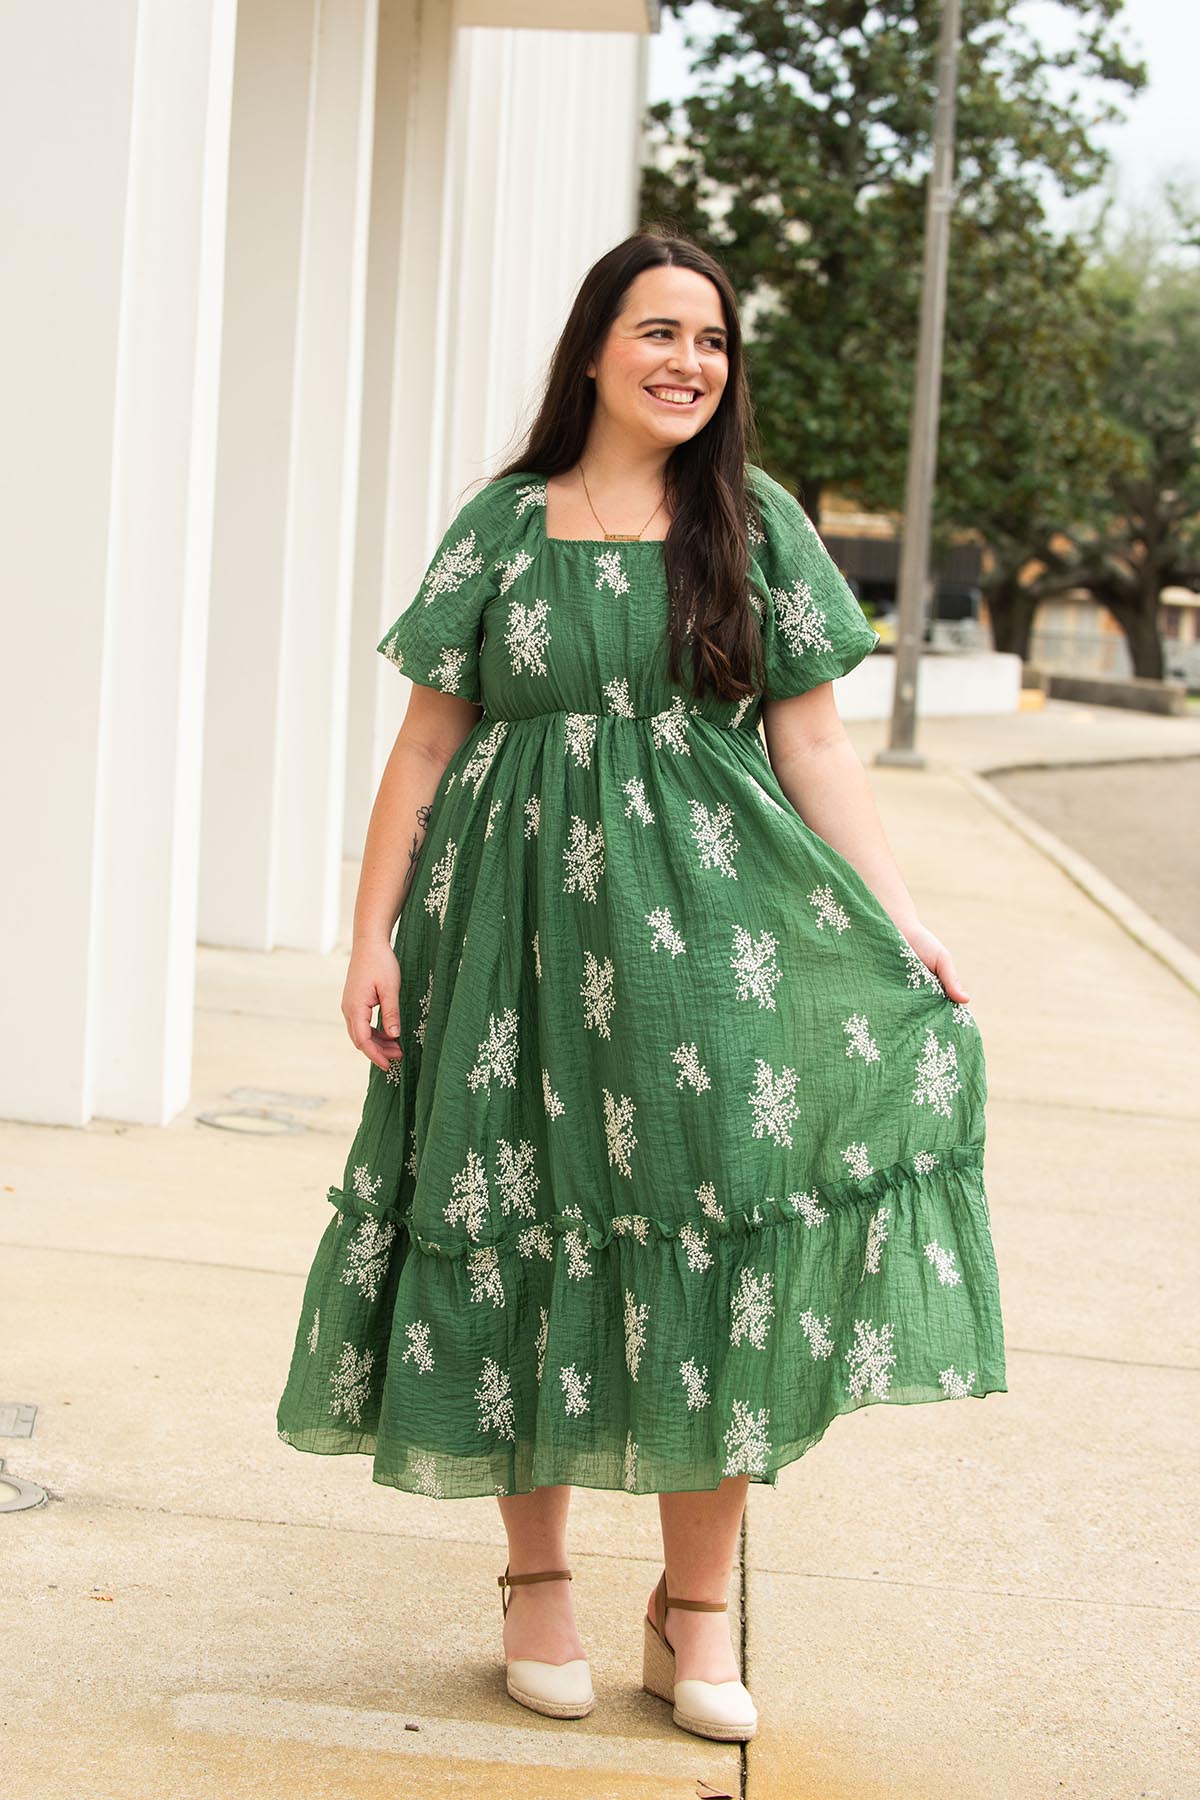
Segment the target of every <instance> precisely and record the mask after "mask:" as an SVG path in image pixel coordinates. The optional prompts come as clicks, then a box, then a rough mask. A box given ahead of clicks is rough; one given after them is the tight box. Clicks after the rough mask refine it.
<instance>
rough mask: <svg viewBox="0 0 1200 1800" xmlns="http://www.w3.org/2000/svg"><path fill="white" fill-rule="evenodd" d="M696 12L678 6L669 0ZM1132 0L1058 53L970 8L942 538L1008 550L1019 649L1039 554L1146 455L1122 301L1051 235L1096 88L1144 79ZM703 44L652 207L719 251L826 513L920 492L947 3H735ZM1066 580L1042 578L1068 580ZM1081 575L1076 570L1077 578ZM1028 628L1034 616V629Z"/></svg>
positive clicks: (655, 138)
mask: <svg viewBox="0 0 1200 1800" xmlns="http://www.w3.org/2000/svg"><path fill="white" fill-rule="evenodd" d="M666 5H667V7H668V9H669V10H671V11H674V12H675V13H677V14H682V13H686V11H687V6H686V4H685V3H684V0H666ZM1122 10H1123V0H1062V11H1063V13H1064V14H1065V15H1067V17H1068V18H1069V19H1070V20H1071V22H1072V24H1073V30H1074V38H1073V42H1072V43H1071V44H1070V45H1069V46H1068V47H1067V48H1065V49H1063V50H1060V51H1058V52H1055V53H1051V52H1049V51H1048V50H1046V49H1045V48H1043V46H1042V45H1041V44H1040V43H1039V42H1038V41H1037V39H1036V38H1035V37H1034V36H1033V35H1032V34H1031V33H1030V31H1029V30H1028V29H1027V28H1026V26H1025V25H1024V24H1023V23H1022V22H1021V16H1020V15H1021V9H1020V7H1019V6H1018V4H1017V3H1016V0H964V4H963V33H962V46H961V51H960V59H959V90H958V104H957V120H956V207H955V213H954V218H953V223H952V228H951V255H950V265H949V271H950V272H949V289H948V304H947V333H946V344H945V352H944V362H943V386H942V401H943V413H942V421H941V429H940V434H939V482H938V498H937V509H936V513H935V549H936V548H937V546H938V545H940V544H944V543H945V541H946V539H947V536H948V534H949V533H950V532H951V531H952V530H954V529H963V528H973V529H977V530H979V531H980V532H981V533H982V535H983V536H984V538H985V540H986V541H987V542H988V543H989V544H990V545H991V546H992V549H993V554H994V557H995V561H996V568H997V578H996V579H995V581H994V582H993V586H992V593H991V594H990V595H989V598H991V599H992V600H993V603H994V610H993V617H994V620H995V622H996V628H997V639H998V642H1000V643H1001V644H1002V645H1005V646H1007V645H1008V644H1009V643H1011V645H1012V647H1014V648H1023V643H1022V641H1021V639H1022V638H1023V636H1024V635H1025V634H1026V633H1027V620H1024V614H1023V609H1022V606H1018V605H1017V604H1016V602H1015V599H1014V598H1013V597H1010V586H1009V584H1010V583H1011V591H1012V595H1015V594H1016V593H1017V592H1018V591H1019V589H1020V586H1021V584H1020V582H1019V581H1018V580H1017V576H1018V573H1019V571H1020V569H1021V567H1022V565H1024V564H1027V563H1028V562H1029V560H1030V557H1031V556H1032V555H1034V554H1036V553H1037V551H1038V549H1039V547H1041V545H1042V544H1043V541H1044V540H1045V539H1046V538H1047V537H1048V536H1049V535H1052V533H1053V531H1054V530H1055V529H1061V527H1062V525H1063V523H1064V521H1066V522H1067V523H1073V522H1074V521H1075V520H1076V519H1078V518H1080V517H1087V516H1088V514H1089V509H1091V508H1093V507H1094V506H1095V505H1096V504H1097V503H1098V500H1099V497H1100V492H1101V488H1100V487H1098V484H1097V479H1096V475H1095V468H1096V464H1097V461H1098V460H1103V459H1104V458H1106V457H1108V456H1109V455H1110V454H1111V455H1113V456H1116V457H1118V458H1119V457H1121V456H1123V455H1125V454H1126V452H1127V446H1126V442H1125V438H1124V435H1123V433H1122V431H1121V429H1120V428H1119V427H1118V426H1117V425H1115V424H1112V423H1110V422H1109V421H1108V420H1107V419H1106V418H1105V416H1104V414H1103V411H1102V408H1101V400H1102V396H1103V394H1104V392H1105V384H1106V381H1107V379H1108V376H1107V372H1106V371H1107V366H1108V351H1107V348H1106V339H1105V331H1104V327H1105V324H1106V321H1107V318H1108V313H1107V310H1106V308H1107V302H1105V301H1104V300H1103V298H1102V297H1101V296H1098V295H1096V294H1095V293H1093V292H1091V291H1090V290H1088V289H1087V288H1086V286H1085V284H1084V282H1083V280H1082V275H1083V259H1082V257H1081V255H1080V253H1079V251H1078V249H1077V248H1076V247H1075V246H1073V245H1070V244H1061V243H1057V242H1056V241H1055V240H1054V238H1053V236H1052V234H1051V233H1050V232H1049V230H1048V229H1047V226H1046V222H1045V217H1044V212H1043V207H1042V203H1041V198H1040V195H1041V191H1042V189H1043V186H1044V184H1045V182H1046V181H1047V180H1051V181H1053V182H1055V183H1057V185H1058V186H1059V187H1060V188H1061V189H1062V191H1063V192H1064V193H1067V194H1075V193H1080V192H1083V191H1086V190H1087V189H1088V188H1090V187H1092V186H1093V185H1095V184H1096V183H1097V182H1098V181H1099V180H1100V179H1101V177H1102V175H1103V172H1104V169H1105V166H1106V154H1105V152H1104V151H1103V150H1102V149H1101V148H1100V147H1099V146H1098V145H1097V143H1096V142H1095V141H1094V137H1093V133H1094V131H1095V128H1096V127H1097V126H1098V125H1100V124H1102V123H1104V122H1107V121H1108V120H1109V119H1111V118H1113V117H1116V116H1119V113H1118V109H1117V107H1116V106H1115V104H1113V103H1112V102H1111V101H1110V100H1109V99H1107V98H1100V99H1097V100H1096V101H1095V102H1094V103H1093V105H1092V107H1091V109H1090V110H1088V109H1087V108H1085V106H1084V104H1083V102H1082V101H1081V100H1080V98H1079V95H1078V93H1077V92H1075V91H1072V92H1069V93H1066V94H1064V92H1063V86H1064V80H1065V78H1066V76H1067V75H1068V74H1069V75H1070V76H1072V77H1075V78H1077V79H1086V80H1087V83H1088V88H1089V91H1090V92H1092V93H1093V94H1095V95H1104V94H1107V93H1109V92H1110V91H1114V90H1115V91H1119V92H1122V93H1133V92H1136V91H1137V90H1138V89H1139V88H1140V87H1141V86H1142V85H1143V84H1144V81H1145V70H1144V67H1143V66H1142V65H1141V64H1139V63H1136V62H1134V61H1132V60H1130V59H1129V58H1128V57H1127V56H1126V54H1125V52H1124V50H1123V49H1122V47H1121V45H1120V44H1119V42H1118V41H1117V38H1116V35H1115V29H1114V27H1115V25H1116V22H1117V20H1118V18H1119V15H1120V14H1121V12H1122ZM717 12H718V15H719V19H720V28H719V29H718V30H717V32H716V34H715V35H714V36H713V37H712V38H711V39H710V40H708V41H707V42H695V41H693V40H689V48H690V49H692V50H693V51H694V52H695V55H694V60H693V72H694V73H695V75H696V76H697V88H696V91H695V92H694V93H693V94H691V95H689V96H688V98H687V99H686V100H685V101H684V102H683V103H682V105H681V106H679V107H676V106H673V105H672V104H670V103H663V104H661V105H659V106H655V107H652V108H651V109H650V115H651V121H652V124H651V142H652V145H653V155H652V161H651V163H650V164H649V165H648V166H647V167H646V169H645V170H644V171H643V186H642V194H641V212H642V217H643V219H645V220H647V221H649V220H660V221H664V222H667V223H674V224H676V225H677V226H678V227H679V228H681V229H683V230H684V231H686V232H688V233H689V234H690V235H691V236H694V237H695V238H697V239H698V240H699V241H700V242H702V243H704V244H705V245H706V246H707V247H708V248H710V249H711V250H712V251H713V252H714V253H715V254H716V255H717V256H719V257H720V258H721V260H722V262H723V263H724V264H725V266H726V268H727V269H728V270H729V272H730V275H731V277H732V279H733V281H734V283H735V285H736V287H737V288H738V291H739V294H740V295H741V297H742V299H743V303H744V306H745V312H746V321H747V334H748V344H747V356H748V361H749V364H750V369H751V378H752V382H753V386H754V392H755V397H756V402H757V410H758V414H759V422H760V429H761V436H762V442H763V451H764V459H765V460H766V461H767V462H768V464H769V465H770V467H771V468H772V471H773V472H774V473H776V474H778V475H779V477H780V479H781V480H784V481H786V482H787V483H788V484H789V485H790V486H792V487H793V488H795V489H796V490H797V491H798V492H799V493H800V494H801V497H802V498H803V499H804V501H805V503H806V505H808V507H809V509H810V510H812V511H814V512H819V509H820V500H821V494H822V490H823V489H824V488H826V487H827V486H835V487H836V488H837V489H839V490H840V491H842V492H844V493H847V494H850V495H853V496H854V497H855V498H856V499H858V500H859V502H860V503H861V504H863V505H864V506H866V507H870V508H890V509H899V508H900V506H901V505H902V501H903V492H904V478H905V466H906V461H907V454H908V430H909V416H910V408H911V400H912V384H913V376H914V366H915V355H916V340H917V311H918V302H919V287H920V271H921V256H922V238H923V231H924V209H925V182H926V178H927V171H928V167H929V162H930V157H931V131H932V123H933V104H934V94H935V86H936V60H937V34H938V26H939V21H940V15H941V8H940V5H939V4H938V0H882V3H880V4H868V3H867V0H807V3H805V4H796V3H794V0H726V3H724V4H722V5H721V6H720V7H719V8H718V9H717ZM1056 579H1058V580H1061V579H1062V576H1061V571H1058V570H1048V571H1047V572H1046V580H1047V581H1048V582H1051V581H1054V580H1056ZM1068 585H1069V584H1068ZM1023 620H1024V623H1023Z"/></svg>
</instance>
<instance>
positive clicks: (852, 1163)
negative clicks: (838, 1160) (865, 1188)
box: [842, 1144, 875, 1181]
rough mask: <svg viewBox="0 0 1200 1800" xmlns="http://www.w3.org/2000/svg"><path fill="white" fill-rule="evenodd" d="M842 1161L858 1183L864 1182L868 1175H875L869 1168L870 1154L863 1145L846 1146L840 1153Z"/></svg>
mask: <svg viewBox="0 0 1200 1800" xmlns="http://www.w3.org/2000/svg"><path fill="white" fill-rule="evenodd" d="M842 1161H843V1162H844V1163H845V1164H846V1165H847V1167H848V1168H849V1170H850V1173H851V1174H852V1175H853V1176H854V1177H855V1178H856V1179H857V1180H859V1181H865V1180H866V1179H867V1176H868V1175H873V1174H874V1173H875V1171H874V1169H873V1168H872V1167H871V1157H870V1152H869V1151H868V1149H867V1146H866V1145H865V1144H847V1145H846V1148H845V1149H844V1150H843V1151H842Z"/></svg>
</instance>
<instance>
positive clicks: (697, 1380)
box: [679, 1356, 709, 1412]
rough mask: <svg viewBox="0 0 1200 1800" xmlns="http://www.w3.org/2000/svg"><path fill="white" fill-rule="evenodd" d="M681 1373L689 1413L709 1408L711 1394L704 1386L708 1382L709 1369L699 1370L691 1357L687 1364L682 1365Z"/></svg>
mask: <svg viewBox="0 0 1200 1800" xmlns="http://www.w3.org/2000/svg"><path fill="white" fill-rule="evenodd" d="M679 1373H680V1375H681V1376H682V1377H683V1387H684V1392H685V1393H686V1395H687V1404H688V1411H689V1412H698V1411H699V1410H700V1408H701V1407H702V1406H707V1405H708V1403H709V1392H708V1389H707V1388H706V1387H705V1385H704V1384H705V1382H706V1381H707V1380H708V1370H707V1368H703V1369H699V1368H697V1367H696V1364H695V1363H694V1362H693V1361H692V1359H691V1357H690V1356H689V1357H688V1359H687V1361H686V1362H681V1363H680V1365H679Z"/></svg>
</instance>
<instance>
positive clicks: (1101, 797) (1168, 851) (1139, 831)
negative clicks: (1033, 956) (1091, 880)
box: [989, 756, 1200, 951]
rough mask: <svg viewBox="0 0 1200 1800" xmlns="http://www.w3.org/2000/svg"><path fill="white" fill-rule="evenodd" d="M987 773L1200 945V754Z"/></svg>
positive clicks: (1178, 931)
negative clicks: (1154, 759) (1142, 760)
mask: <svg viewBox="0 0 1200 1800" xmlns="http://www.w3.org/2000/svg"><path fill="white" fill-rule="evenodd" d="M989 779H990V780H992V781H994V783H995V785H996V786H997V788H999V789H1000V791H1001V792H1002V793H1003V794H1006V795H1007V796H1008V798H1009V799H1010V800H1011V801H1012V802H1013V804H1014V805H1015V806H1020V807H1022V808H1023V809H1024V811H1025V812H1027V813H1028V814H1029V815H1030V817H1031V818H1033V819H1035V820H1036V821H1037V823H1038V824H1039V825H1044V826H1045V828H1046V830H1047V831H1053V832H1054V833H1055V834H1056V836H1058V837H1060V838H1062V840H1063V842H1064V843H1066V844H1069V845H1070V846H1071V848H1072V849H1074V850H1078V851H1079V852H1080V854H1081V855H1082V856H1086V857H1087V858H1088V859H1089V861H1091V862H1093V863H1095V865H1096V867H1097V868H1098V869H1100V870H1102V871H1103V873H1104V874H1105V875H1107V876H1108V878H1109V880H1110V881H1115V882H1116V883H1117V885H1118V887H1120V888H1123V889H1124V891H1125V892H1126V893H1127V894H1128V895H1129V896H1130V897H1131V898H1132V899H1134V900H1136V901H1137V903H1138V905H1139V906H1142V907H1144V908H1145V910H1146V911H1147V912H1148V913H1149V914H1150V916H1151V917H1152V918H1154V919H1157V920H1158V922H1159V924H1160V925H1165V926H1166V928H1167V930H1168V931H1171V932H1174V934H1175V936H1176V937H1177V938H1179V939H1180V940H1181V942H1182V943H1185V944H1186V945H1187V946H1188V948H1189V949H1191V950H1195V951H1200V757H1197V756H1188V757H1176V758H1171V759H1163V760H1157V761H1153V762H1150V761H1147V762H1121V763H1093V764H1090V765H1088V766H1087V767H1082V766H1081V767H1074V768H1057V769H1017V770H1012V771H1009V772H1006V773H1004V774H1001V775H993V776H991V777H989Z"/></svg>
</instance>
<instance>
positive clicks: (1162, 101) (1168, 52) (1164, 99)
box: [649, 0, 1200, 228]
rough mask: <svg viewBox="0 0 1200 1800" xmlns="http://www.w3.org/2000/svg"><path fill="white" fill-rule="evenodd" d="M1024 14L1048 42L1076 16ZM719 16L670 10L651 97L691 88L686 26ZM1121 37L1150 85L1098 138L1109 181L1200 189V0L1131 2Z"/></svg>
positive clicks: (1038, 9)
mask: <svg viewBox="0 0 1200 1800" xmlns="http://www.w3.org/2000/svg"><path fill="white" fill-rule="evenodd" d="M1021 10H1022V14H1023V16H1024V17H1025V19H1026V20H1027V22H1028V23H1029V24H1030V25H1031V27H1033V28H1034V29H1035V30H1036V31H1037V33H1038V36H1039V37H1040V38H1041V39H1042V41H1043V42H1045V43H1046V44H1047V45H1048V46H1050V47H1055V46H1056V45H1057V44H1058V43H1060V42H1062V41H1069V38H1070V33H1069V32H1064V25H1066V24H1068V23H1069V20H1070V15H1069V14H1068V13H1067V12H1066V11H1065V10H1064V9H1063V8H1062V7H1061V6H1058V5H1056V4H1054V0H1026V3H1025V4H1024V5H1023V6H1022V9H1021ZM719 18H720V14H719V13H718V12H717V11H716V9H715V8H713V7H712V6H709V5H707V4H694V5H692V6H690V7H689V8H688V10H687V13H686V15H685V18H684V20H679V19H675V18H673V17H668V16H666V15H665V14H664V16H663V20H662V26H661V30H660V31H659V32H658V33H657V34H656V35H654V36H652V37H651V38H650V93H649V99H650V100H651V101H655V100H665V99H669V98H678V97H680V96H681V95H682V94H684V93H686V92H687V90H688V86H689V76H688V60H689V59H688V56H687V52H686V50H685V48H684V43H683V39H684V34H685V31H686V32H689V33H692V34H693V35H701V34H703V35H707V34H708V32H709V31H710V30H711V29H712V25H713V22H714V21H718V20H719ZM1119 35H1120V37H1121V39H1122V41H1123V42H1124V44H1125V46H1126V48H1127V50H1128V51H1129V52H1131V53H1132V55H1133V56H1134V57H1138V56H1140V57H1141V58H1142V60H1143V61H1144V62H1145V63H1146V64H1147V67H1148V71H1149V83H1148V85H1147V86H1146V87H1145V88H1144V89H1143V90H1142V92H1141V94H1139V95H1138V96H1137V98H1136V99H1126V100H1124V101H1123V103H1122V104H1123V106H1124V110H1125V119H1124V121H1123V122H1122V123H1121V124H1119V125H1109V126H1106V127H1105V128H1104V129H1103V131H1099V132H1097V134H1096V135H1097V138H1098V139H1099V140H1100V141H1101V142H1102V143H1103V144H1104V145H1105V146H1106V147H1107V148H1108V149H1109V151H1110V152H1111V154H1112V159H1113V160H1112V165H1111V168H1110V176H1109V179H1110V182H1111V183H1112V185H1113V187H1114V188H1115V191H1116V195H1117V199H1118V202H1119V204H1120V206H1121V208H1122V210H1124V209H1125V208H1127V207H1128V208H1133V207H1135V206H1138V205H1142V204H1145V203H1147V202H1148V201H1149V202H1151V203H1152V202H1153V199H1154V196H1155V193H1156V190H1157V188H1158V185H1159V183H1160V182H1161V179H1162V178H1163V177H1164V176H1175V177H1182V178H1184V180H1185V181H1187V182H1190V183H1191V184H1193V185H1194V187H1195V189H1196V190H1197V193H1198V194H1200V129H1197V104H1196V84H1197V77H1198V76H1200V5H1197V4H1196V0H1126V5H1125V10H1124V12H1123V14H1122V20H1121V27H1120V32H1119ZM1094 206H1095V202H1094V199H1086V200H1082V201H1077V202H1075V203H1074V205H1073V206H1072V204H1070V203H1065V202H1062V201H1061V200H1057V199H1055V198H1052V197H1051V196H1049V195H1048V196H1047V212H1048V214H1049V216H1050V218H1051V220H1052V221H1053V223H1054V224H1055V225H1056V226H1059V227H1062V228H1065V227H1066V226H1068V225H1069V224H1070V223H1071V222H1072V220H1073V219H1075V218H1079V217H1080V216H1081V214H1082V212H1083V211H1085V210H1094Z"/></svg>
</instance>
